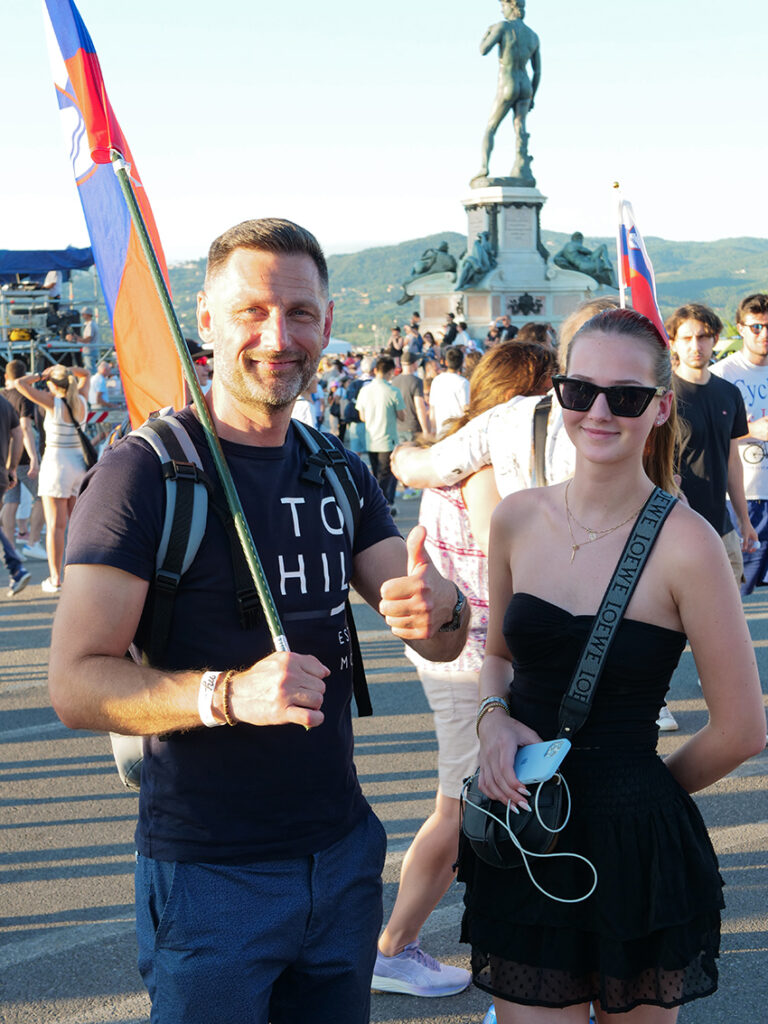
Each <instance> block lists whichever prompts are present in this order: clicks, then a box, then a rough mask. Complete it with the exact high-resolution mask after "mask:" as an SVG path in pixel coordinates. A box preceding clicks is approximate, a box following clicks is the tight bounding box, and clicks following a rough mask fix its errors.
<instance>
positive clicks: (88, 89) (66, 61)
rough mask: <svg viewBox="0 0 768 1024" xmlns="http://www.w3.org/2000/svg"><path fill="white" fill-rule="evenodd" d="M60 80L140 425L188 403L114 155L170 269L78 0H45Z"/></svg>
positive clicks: (80, 184)
mask: <svg viewBox="0 0 768 1024" xmlns="http://www.w3.org/2000/svg"><path fill="white" fill-rule="evenodd" d="M43 8H44V13H45V17H46V30H47V35H48V43H49V52H50V58H51V66H52V70H53V80H54V83H55V85H56V95H57V97H58V101H59V108H60V110H61V115H62V121H63V125H64V133H65V136H66V139H67V142H68V144H69V146H70V158H71V160H72V166H73V168H74V172H75V182H76V183H77V188H78V191H79V193H80V202H81V203H82V206H83V212H84V213H85V221H86V224H87V227H88V234H89V235H90V238H91V247H92V249H93V255H94V259H95V261H96V269H97V270H98V273H99V279H100V280H101V287H102V291H103V292H104V299H105V301H106V304H107V311H108V313H109V318H110V320H111V322H112V331H113V334H114V338H115V349H116V352H117V360H118V364H119V366H120V376H121V379H122V383H123V390H124V392H125V398H126V404H127V406H128V414H129V416H130V418H131V423H132V425H133V426H134V427H135V426H138V424H140V423H143V422H144V420H145V419H146V418H147V416H148V415H149V413H151V412H154V411H155V410H157V409H161V408H163V407H165V406H169V405H172V406H174V408H176V409H180V408H182V406H183V405H184V379H183V375H182V370H181V363H180V361H179V358H178V356H177V354H176V349H175V346H174V341H173V336H172V334H171V330H170V328H169V326H168V324H167V322H166V319H165V315H164V313H163V307H162V303H161V301H160V298H159V296H158V294H157V291H156V289H155V285H154V283H153V280H152V276H151V274H150V270H149V267H148V266H147V263H146V260H145V258H144V254H143V252H142V250H141V243H140V241H139V238H138V235H137V233H136V229H135V227H134V226H133V225H132V223H131V218H130V214H129V212H128V207H127V205H126V202H125V199H124V197H123V193H122V191H121V189H120V183H119V181H118V179H117V175H116V174H115V172H114V170H113V168H112V161H111V152H110V151H111V150H116V151H117V152H118V153H120V154H121V156H122V157H123V159H124V161H125V162H126V164H128V165H129V171H128V173H129V174H130V177H131V180H132V182H133V185H134V190H135V193H136V200H137V202H138V204H139V207H140V209H141V212H142V214H143V216H144V222H145V224H146V226H147V231H148V233H149V237H150V239H151V241H152V245H153V247H154V250H155V253H156V254H157V258H158V262H159V263H160V267H161V268H162V272H163V276H164V277H165V280H166V283H167V282H168V269H167V267H166V264H165V257H164V255H163V250H162V247H161V245H160V239H159V237H158V233H157V227H156V225H155V220H154V217H153V216H152V210H151V209H150V205H149V200H148V199H147V195H146V192H145V191H144V188H143V186H142V184H141V179H140V178H139V173H138V171H137V169H136V163H135V162H134V159H133V157H132V155H131V151H130V148H129V146H128V143H127V142H126V140H125V136H124V135H123V133H122V131H121V130H120V125H119V124H118V122H117V118H116V117H115V114H114V111H113V110H112V106H111V104H110V102H109V99H108V98H107V91H106V88H105V87H104V79H103V78H102V74H101V67H100V65H99V58H98V57H97V56H96V51H95V49H94V46H93V43H92V42H91V37H90V35H89V34H88V30H87V29H86V27H85V25H84V24H83V20H82V18H81V17H80V13H79V11H78V10H77V7H75V4H74V3H73V2H72V0H44V2H43Z"/></svg>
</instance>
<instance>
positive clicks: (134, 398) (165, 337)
mask: <svg viewBox="0 0 768 1024" xmlns="http://www.w3.org/2000/svg"><path fill="white" fill-rule="evenodd" d="M131 296H133V297H134V300H133V301H131ZM136 296H141V302H140V303H137V302H136V301H135V297H136ZM113 329H114V335H115V349H116V351H117V361H118V364H119V366H120V376H121V378H122V382H123V391H124V393H125V399H126V404H127V406H128V415H129V416H130V419H131V426H133V427H137V426H139V424H141V423H143V422H144V420H145V419H146V418H147V417H148V416H149V414H150V413H151V412H156V411H157V408H158V401H157V396H158V395H162V396H163V404H164V405H172V406H173V407H174V409H181V408H183V406H184V404H185V398H184V376H183V373H182V370H181V362H180V361H179V357H178V355H177V353H176V349H175V347H174V345H173V343H172V341H171V339H170V338H169V333H170V332H169V328H168V322H167V320H166V319H165V313H164V311H163V306H162V303H161V301H160V297H159V296H158V294H157V291H156V289H155V284H154V281H153V280H152V274H151V273H150V270H149V267H148V266H147V262H146V260H145V258H144V253H143V251H142V248H141V243H140V242H139V239H138V237H137V235H136V231H135V230H134V229H133V228H132V229H131V233H130V238H129V239H128V251H127V254H126V261H125V270H124V272H123V280H122V282H121V286H120V290H119V292H118V294H117V300H116V302H115V311H114V322H113ZM123 339H127V341H124V340H123Z"/></svg>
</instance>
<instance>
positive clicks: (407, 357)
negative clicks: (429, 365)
mask: <svg viewBox="0 0 768 1024" xmlns="http://www.w3.org/2000/svg"><path fill="white" fill-rule="evenodd" d="M418 361H419V357H418V356H417V355H416V353H415V352H411V350H410V349H409V348H407V349H406V350H405V352H403V354H402V355H401V356H400V362H401V364H402V365H403V366H410V365H411V364H412V363H418Z"/></svg>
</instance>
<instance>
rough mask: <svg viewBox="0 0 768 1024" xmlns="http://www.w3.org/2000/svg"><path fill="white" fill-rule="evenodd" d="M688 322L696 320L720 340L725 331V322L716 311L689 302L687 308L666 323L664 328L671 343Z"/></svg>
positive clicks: (697, 303)
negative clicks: (682, 326)
mask: <svg viewBox="0 0 768 1024" xmlns="http://www.w3.org/2000/svg"><path fill="white" fill-rule="evenodd" d="M686 320H696V321H697V322H698V323H700V324H704V326H705V327H706V328H707V330H708V331H709V333H710V334H711V335H712V337H713V338H718V337H719V336H720V332H721V331H722V329H723V322H722V320H721V319H720V317H719V316H718V315H717V313H716V312H715V311H714V309H710V308H709V306H703V305H702V304H701V303H700V302H689V303H687V304H686V305H685V306H681V307H680V308H679V309H676V310H675V312H674V313H673V314H672V315H671V316H668V317H667V319H666V320H665V321H664V328H665V330H666V332H667V334H668V335H669V340H670V341H674V340H675V335H676V334H677V331H678V329H679V327H680V325H681V324H684V323H685V321H686Z"/></svg>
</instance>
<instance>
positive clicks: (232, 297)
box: [49, 219, 469, 1024]
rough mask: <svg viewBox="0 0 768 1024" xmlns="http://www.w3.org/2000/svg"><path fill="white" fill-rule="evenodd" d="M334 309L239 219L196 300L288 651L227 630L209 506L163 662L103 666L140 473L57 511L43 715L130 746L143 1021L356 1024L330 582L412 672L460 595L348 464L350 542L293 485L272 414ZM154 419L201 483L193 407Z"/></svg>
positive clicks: (298, 382) (348, 767) (133, 470)
mask: <svg viewBox="0 0 768 1024" xmlns="http://www.w3.org/2000/svg"><path fill="white" fill-rule="evenodd" d="M332 314H333V303H332V302H331V301H330V300H329V293H328V278H327V268H326V265H325V259H324V257H323V254H322V251H321V249H320V247H319V245H318V244H317V242H316V240H315V239H314V237H313V236H312V235H311V234H310V233H309V232H308V231H306V230H304V229H303V228H300V227H298V226H297V225H295V224H292V223H291V222H289V221H283V220H276V219H269V220H261V221H246V222H244V223H243V224H240V225H237V226H236V227H235V228H232V229H230V230H229V231H227V232H225V233H224V234H223V235H222V236H220V237H219V238H218V239H217V240H216V241H215V242H214V243H213V245H212V246H211V250H210V253H209V259H208V268H207V274H206V279H205V286H204V290H203V291H202V292H201V293H200V295H199V299H198V329H199V332H200V335H201V337H202V338H203V339H204V341H205V342H209V343H211V344H212V346H213V351H214V353H215V359H216V375H215V377H214V379H213V386H212V389H211V392H210V393H209V395H208V396H207V402H208V406H209V409H210V412H211V416H212V419H213V422H214V424H215V427H216V430H217V433H218V435H219V437H220V438H221V442H222V447H223V449H224V454H225V456H226V458H227V461H228V463H229V465H230V467H231V469H232V474H233V477H234V480H235V484H236V485H237V489H238V491H239V493H240V495H241V498H242V502H243V507H244V511H245V516H246V519H247V522H248V524H249V525H250V527H251V530H252V532H253V534H254V536H255V537H256V540H257V544H258V545H259V547H260V548H261V554H262V560H263V562H264V571H265V574H266V577H267V580H268V583H269V586H270V588H271V590H272V592H273V593H274V594H275V595H276V600H277V605H278V606H279V610H280V614H281V617H282V620H283V623H284V625H285V631H286V634H287V637H288V640H289V642H290V647H291V651H290V652H288V651H283V652H277V653H275V652H274V651H273V648H272V643H271V640H270V636H269V632H268V629H267V627H266V624H265V623H264V621H263V620H262V621H260V622H259V623H258V624H257V626H256V627H255V628H251V629H245V628H243V627H242V626H241V624H240V622H239V620H238V616H237V594H236V582H235V579H234V577H233V572H232V567H231V563H230V550H229V544H228V540H227V534H226V531H225V530H224V529H223V527H222V524H221V523H220V522H219V520H218V517H217V516H216V515H213V514H210V510H209V515H208V522H207V526H206V532H205V537H204V539H203V542H202V544H201V546H200V549H199V551H198V553H197V555H196V556H195V559H194V561H193V562H192V565H191V566H190V567H189V569H188V571H187V572H185V573H184V574H183V576H182V577H181V581H180V583H179V587H178V591H177V596H176V600H175V604H174V612H173V621H172V627H171V632H170V638H169V642H168V645H167V649H166V653H165V655H164V657H163V659H162V664H160V665H153V666H152V667H150V666H149V665H146V664H136V663H135V662H132V661H130V660H128V659H126V658H125V657H124V654H125V651H126V649H127V648H128V647H129V646H130V645H131V644H134V643H135V644H136V645H137V646H138V647H142V644H143V642H144V641H145V640H146V638H147V631H148V628H149V624H150V620H151V606H148V605H147V598H148V594H149V593H150V581H151V580H152V579H153V576H154V569H155V558H156V551H157V548H158V545H159V544H160V540H161V533H162V526H163V503H164V493H165V485H164V480H163V474H162V469H161V466H160V463H159V461H158V459H157V458H156V456H155V455H154V453H153V452H152V451H151V450H150V449H149V448H148V446H147V445H146V444H145V442H144V441H142V440H141V439H140V438H138V437H136V436H131V437H129V438H128V439H126V440H125V441H123V442H122V443H121V444H119V445H117V446H116V447H115V448H114V449H113V450H112V451H110V452H108V453H107V454H106V456H104V457H103V458H102V460H101V461H100V463H99V464H98V466H97V467H95V469H94V470H93V471H92V472H91V474H90V475H89V477H88V478H87V479H86V482H85V484H84V487H83V490H82V492H81V494H80V496H79V498H78V502H77V506H76V509H75V513H74V516H73V519H72V524H71V527H70V537H69V545H68V551H67V554H68V566H67V573H66V582H65V585H64V587H63V590H62V596H61V601H60V605H59V609H58V613H57V616H56V621H55V624H54V632H53V639H52V646H51V661H50V675H49V680H50V690H51V699H52V702H53V705H54V707H55V709H56V711H57V713H58V714H59V715H60V716H61V718H62V720H63V721H64V722H65V723H66V724H67V725H69V726H70V727H72V728H80V729H95V730H100V731H116V732H120V733H124V734H128V735H144V736H145V741H144V761H143V769H142V780H141V794H140V803H139V822H138V827H137V830H136V844H137V850H138V855H137V867H136V894H137V931H138V937H139V965H140V969H141V972H142V975H143V977H144V980H145V983H146V985H147V987H148V989H149V992H150V995H151V998H152V1004H153V1008H152V1021H153V1024H182V1022H183V1024H240V1022H242V1024H246V1022H248V1024H267V1022H268V1021H271V1022H272V1024H306V1022H307V1021H312V1022H313V1024H338V1022H347V1024H366V1022H367V1021H368V1015H369V999H370V982H371V974H372V970H373V963H374V959H375V955H376V941H377V938H378V932H379V927H380V924H381V916H382V908H381V879H380V874H381V869H382V866H383V859H384V849H385V840H384V834H383V829H382V828H381V825H380V823H379V822H378V820H377V819H376V817H375V815H374V814H373V812H372V811H371V809H370V807H369V806H368V804H367V802H366V801H365V799H364V797H363V795H362V792H361V790H360V786H359V783H358V781H357V776H356V773H355V768H354V764H353V762H352V727H351V717H350V698H351V690H352V663H351V642H350V634H349V624H348V622H347V620H346V614H345V610H344V606H345V597H346V594H347V592H348V588H349V586H350V584H354V587H355V589H356V590H357V592H358V593H359V594H360V595H361V596H362V597H363V598H364V599H365V600H366V601H367V602H368V603H369V604H371V605H372V606H373V607H374V608H377V609H378V610H379V611H380V612H381V613H382V614H383V615H384V616H385V619H386V622H387V624H388V625H389V626H390V628H391V629H392V631H393V633H394V634H395V635H396V636H398V637H400V638H402V639H403V640H405V641H406V642H407V643H409V644H410V645H411V646H413V647H414V649H415V650H418V651H419V652H420V653H421V654H422V655H423V656H425V657H427V658H428V659H430V660H433V661H449V660H451V659H452V658H454V657H455V656H456V655H457V654H458V653H459V651H460V650H461V648H462V647H463V645H464V640H465V637H466V629H467V624H468V619H469V615H468V607H467V605H466V602H465V601H464V598H463V595H462V594H461V593H460V592H459V591H458V588H457V587H456V586H455V584H453V583H451V582H449V581H448V580H446V579H444V578H443V577H442V576H440V575H439V574H438V572H437V570H436V569H435V568H434V566H433V565H432V563H431V561H430V559H429V556H428V555H427V554H426V552H425V550H424V539H425V532H424V530H423V527H416V528H415V529H414V530H413V531H412V532H411V534H410V535H409V537H408V541H407V544H406V542H404V541H403V540H402V538H401V537H400V536H399V535H398V533H397V530H396V528H395V526H394V523H393V522H392V520H391V517H390V515H389V511H388V509H387V505H386V502H385V500H384V497H383V495H382V494H381V491H380V490H379V488H378V486H377V485H376V483H375V481H374V480H373V478H372V477H371V475H370V473H369V472H368V470H367V469H366V468H365V466H364V465H363V463H362V462H360V460H359V459H357V457H356V456H354V455H352V454H351V453H347V455H346V458H347V460H348V464H349V468H350V470H351V472H352V475H353V477H354V481H355V484H356V486H357V489H358V491H359V494H360V497H361V503H360V504H361V516H360V522H359V525H358V527H357V529H356V531H355V536H354V543H353V542H352V541H351V540H350V539H349V537H348V535H347V532H346V531H345V529H344V525H343V519H342V517H341V514H340V511H339V508H338V506H337V504H336V501H335V498H334V493H333V490H332V488H331V486H330V484H329V482H328V481H327V479H326V480H324V481H322V482H321V483H317V482H313V481H311V480H308V479H307V478H306V476H305V469H306V463H307V451H306V449H305V448H304V446H303V444H302V443H301V441H300V440H299V437H298V434H297V432H296V429H295V427H293V426H292V421H291V410H292V407H293V403H294V401H295V399H296V398H297V397H298V395H299V394H300V393H301V392H302V391H303V390H304V388H305V387H306V384H307V382H308V381H309V380H310V379H311V378H312V376H313V375H314V373H315V372H316V369H317V364H318V361H319V358H320V355H321V352H322V350H323V348H324V347H325V346H326V345H327V343H328V340H329V338H330V334H331V322H332ZM176 416H177V420H178V422H179V423H180V424H182V425H183V426H184V428H185V429H186V431H187V433H188V434H189V436H190V437H191V438H192V440H193V442H194V444H195V447H196V448H197V450H198V453H199V455H200V457H201V459H202V462H203V466H204V468H205V470H206V472H207V474H208V475H209V476H210V477H211V478H213V476H214V472H213V469H212V464H211V463H212V460H211V455H210V453H209V451H208V449H207V446H206V443H205V437H204V434H203V431H202V429H201V426H200V423H199V421H198V419H197V417H196V414H195V412H194V411H193V410H192V409H191V408H188V409H185V410H183V411H182V412H180V413H178V414H176ZM338 448H339V451H340V452H343V449H342V447H341V445H338ZM203 622H204V623H205V628H204V629H201V628H200V624H201V623H203ZM270 652H272V653H270Z"/></svg>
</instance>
